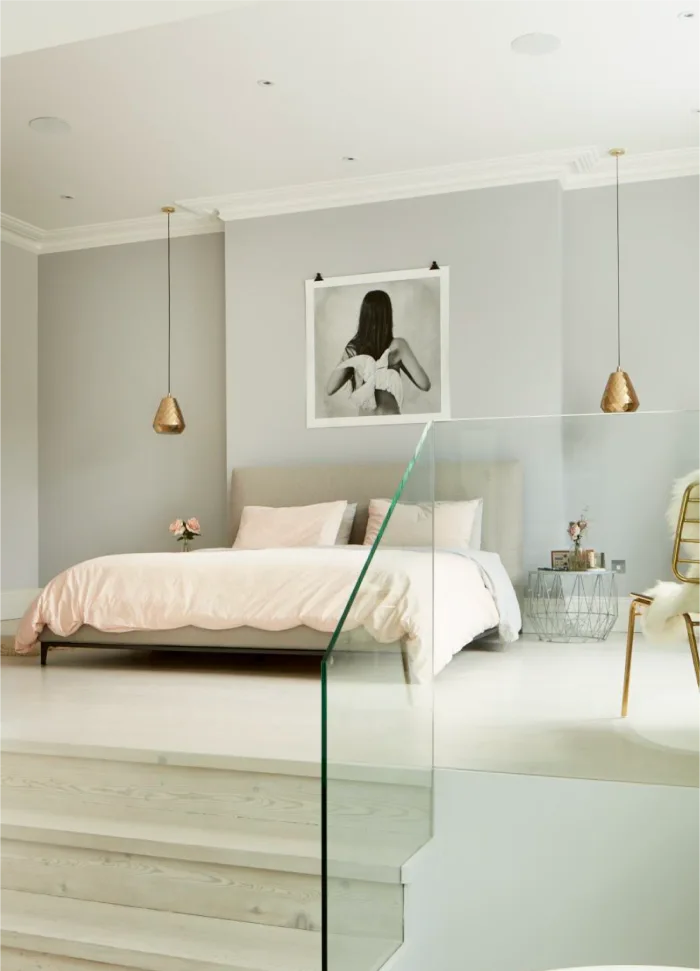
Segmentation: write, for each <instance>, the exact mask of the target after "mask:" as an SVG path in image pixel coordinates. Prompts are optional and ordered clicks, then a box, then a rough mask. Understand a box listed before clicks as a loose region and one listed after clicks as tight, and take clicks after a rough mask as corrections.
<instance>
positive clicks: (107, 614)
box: [15, 547, 499, 681]
mask: <svg viewBox="0 0 700 971" xmlns="http://www.w3.org/2000/svg"><path fill="white" fill-rule="evenodd" d="M367 556H368V550H367V549H366V548H362V547H329V548H325V547H323V548H305V549H274V550H203V551H201V552H198V553H187V554H185V553H144V554H129V555H121V556H107V557H102V558H100V559H95V560H88V561H87V562H85V563H79V564H78V565H77V566H74V567H71V568H70V569H68V570H66V571H65V572H64V573H61V574H60V575H59V576H57V577H56V578H55V579H54V580H52V581H51V582H50V583H48V584H47V586H46V587H45V588H44V590H43V591H42V592H41V594H40V595H39V596H38V597H37V599H36V600H35V601H34V603H33V604H32V606H31V607H30V608H29V610H28V611H27V613H26V615H25V617H24V618H23V620H22V622H21V624H20V627H19V629H18V632H17V638H16V643H15V647H16V650H17V651H18V652H19V653H20V654H21V653H26V652H27V651H28V650H30V649H31V648H32V647H33V645H34V644H35V643H36V640H37V637H38V635H39V633H40V632H41V631H42V630H43V628H44V626H48V627H49V628H50V629H51V630H52V631H53V632H54V633H55V634H58V635H59V636H61V637H70V635H71V634H73V633H75V631H76V630H78V628H79V627H81V626H82V625H84V624H87V625H90V626H91V627H95V628H97V629H98V630H101V631H105V632H109V633H124V632H125V631H134V630H173V629H175V628H178V627H187V626H193V627H200V628H203V629H205V630H226V629H231V628H235V627H243V626H248V627H255V628H259V629H262V630H266V631H276V630H287V629H289V628H293V627H299V626H306V627H311V628H313V629H314V630H318V631H325V632H327V633H328V634H329V639H330V634H331V633H332V632H333V630H334V629H335V627H336V624H337V622H338V620H339V618H340V616H341V614H342V612H343V609H344V608H345V605H346V603H347V601H348V599H349V597H350V594H351V592H352V589H353V587H354V586H355V583H356V581H357V578H358V576H359V573H360V570H361V569H362V566H363V564H364V562H365V560H366V558H367ZM434 562H435V634H434V649H433V645H432V640H433V634H432V631H433V582H432V571H433V557H432V556H431V554H430V553H429V552H428V551H409V550H391V549H389V550H379V551H378V552H377V553H376V554H375V557H374V560H373V562H372V563H371V564H370V567H369V570H368V572H367V576H366V577H365V580H364V582H363V583H362V585H361V587H360V590H359V592H358V595H357V597H356V599H355V602H354V604H353V606H352V608H351V610H350V613H349V616H348V618H347V621H346V623H345V625H344V631H352V630H357V629H360V628H363V629H364V630H365V631H367V633H368V634H369V635H370V636H371V637H372V638H374V640H376V641H378V642H380V643H392V642H396V641H403V642H404V643H405V644H406V647H407V651H408V655H409V659H410V663H411V669H412V674H413V675H414V677H415V678H416V680H419V681H420V680H428V679H429V678H430V677H431V675H432V674H433V673H437V672H438V671H440V670H441V669H442V668H443V667H444V666H445V665H446V664H447V662H448V661H449V660H450V658H451V657H452V656H453V655H454V654H455V653H456V652H457V651H459V650H461V648H462V647H464V646H465V645H466V644H468V643H469V642H470V641H472V640H473V639H474V637H476V636H478V635H479V634H480V633H482V632H483V631H485V630H488V629H490V628H492V627H496V626H498V623H499V613H498V610H497V608H496V604H495V602H494V597H493V595H492V593H491V592H490V591H489V590H488V589H487V586H486V583H485V580H484V575H483V573H482V570H481V569H480V567H479V566H478V565H477V564H476V563H475V562H473V561H472V560H471V559H469V558H468V557H465V556H460V555H458V554H455V553H451V552H436V554H435V561H434Z"/></svg>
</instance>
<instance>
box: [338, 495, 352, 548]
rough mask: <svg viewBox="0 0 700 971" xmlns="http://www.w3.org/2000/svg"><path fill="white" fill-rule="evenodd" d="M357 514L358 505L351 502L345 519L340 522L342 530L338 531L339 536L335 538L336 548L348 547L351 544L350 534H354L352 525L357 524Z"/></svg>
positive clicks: (344, 516)
mask: <svg viewBox="0 0 700 971" xmlns="http://www.w3.org/2000/svg"><path fill="white" fill-rule="evenodd" d="M356 512H357V503H356V502H349V503H348V504H347V505H346V507H345V512H344V513H343V518H342V519H341V521H340V529H339V530H338V535H337V536H336V538H335V545H336V546H347V545H348V543H349V542H350V534H351V533H352V524H353V523H354V522H355V513H356Z"/></svg>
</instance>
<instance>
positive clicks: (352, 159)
mask: <svg viewBox="0 0 700 971" xmlns="http://www.w3.org/2000/svg"><path fill="white" fill-rule="evenodd" d="M343 161H344V162H356V161H357V159H356V158H355V156H354V155H343Z"/></svg>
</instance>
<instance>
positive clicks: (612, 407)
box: [600, 148, 639, 414]
mask: <svg viewBox="0 0 700 971" xmlns="http://www.w3.org/2000/svg"><path fill="white" fill-rule="evenodd" d="M610 154H611V155H612V156H613V158H614V159H615V201H616V214H617V215H616V229H617V370H616V371H613V373H612V374H611V375H610V377H609V378H608V383H607V384H606V385H605V391H604V392H603V397H602V399H601V402H600V407H601V410H602V411H605V412H607V413H609V414H614V413H624V412H628V411H636V410H637V408H639V398H638V397H637V392H636V391H635V390H634V385H633V384H632V381H631V379H630V376H629V374H628V373H627V372H626V371H623V370H622V356H621V342H620V156H621V155H624V154H625V150H624V148H611V149H610Z"/></svg>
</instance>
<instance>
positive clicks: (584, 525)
mask: <svg viewBox="0 0 700 971" xmlns="http://www.w3.org/2000/svg"><path fill="white" fill-rule="evenodd" d="M587 529H588V520H587V519H586V517H585V514H584V513H581V515H580V516H579V518H578V519H575V520H572V521H571V522H570V523H569V526H568V529H567V533H568V534H569V539H570V540H571V542H572V543H573V544H574V548H573V549H572V550H571V552H570V553H569V569H570V570H574V571H580V570H587V569H588V568H589V566H593V564H592V563H589V557H588V553H589V552H593V551H592V550H591V551H589V550H584V549H582V548H581V544H582V543H583V537H584V536H585V535H586V530H587Z"/></svg>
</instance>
